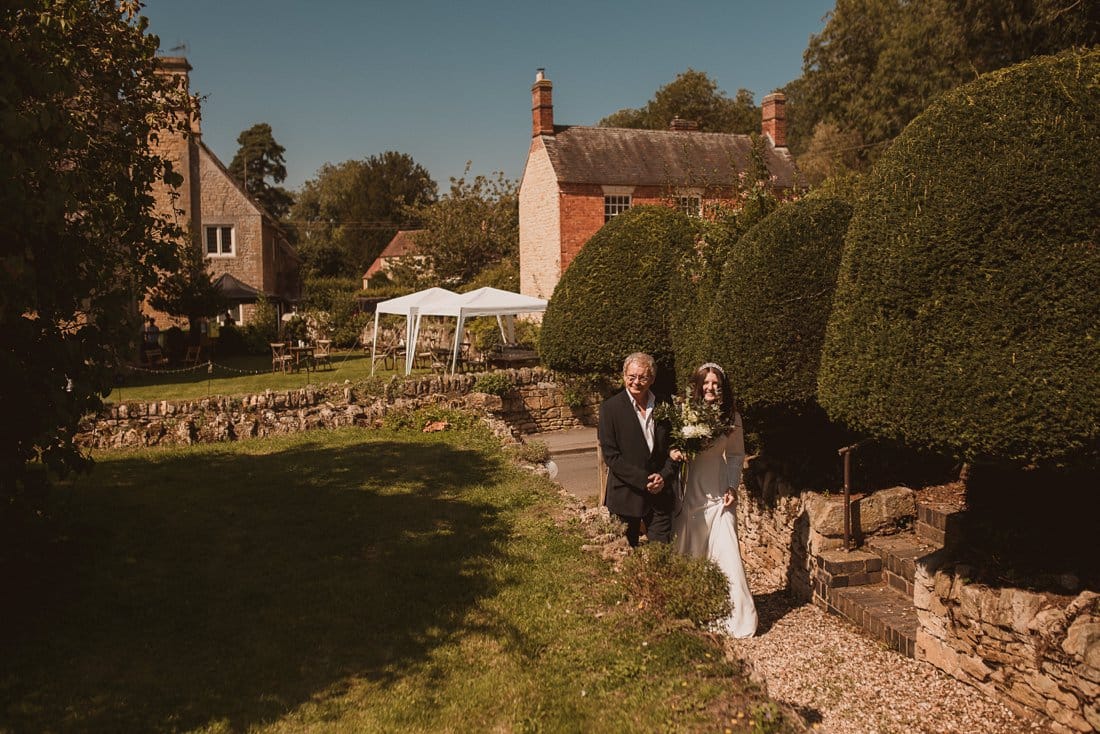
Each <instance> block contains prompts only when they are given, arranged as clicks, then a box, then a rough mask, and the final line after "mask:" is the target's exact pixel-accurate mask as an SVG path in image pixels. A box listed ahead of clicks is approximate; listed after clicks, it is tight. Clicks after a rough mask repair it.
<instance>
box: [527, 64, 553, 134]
mask: <svg viewBox="0 0 1100 734" xmlns="http://www.w3.org/2000/svg"><path fill="white" fill-rule="evenodd" d="M553 90H554V85H553V84H551V83H550V80H549V79H547V78H546V70H545V69H541V68H540V69H539V70H538V71H537V72H536V73H535V84H534V86H532V87H531V137H533V138H537V137H538V136H540V135H553V134H554V102H553V94H552V93H553Z"/></svg>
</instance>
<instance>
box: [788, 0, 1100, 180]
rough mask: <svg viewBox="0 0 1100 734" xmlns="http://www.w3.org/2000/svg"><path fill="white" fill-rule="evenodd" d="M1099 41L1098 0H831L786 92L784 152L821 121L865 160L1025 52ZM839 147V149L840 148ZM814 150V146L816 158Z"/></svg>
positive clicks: (802, 145) (804, 142)
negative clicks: (855, 141) (931, 107)
mask: <svg viewBox="0 0 1100 734" xmlns="http://www.w3.org/2000/svg"><path fill="white" fill-rule="evenodd" d="M1097 42H1100V5H1098V4H1097V3H1087V2H1076V0H1036V2H1027V3H1025V2H1004V1H1003V0H962V1H959V0H927V1H925V2H906V0H837V3H836V7H835V8H834V10H833V11H832V12H831V13H830V14H829V16H828V21H827V22H826V25H825V28H824V29H823V30H822V32H821V33H820V34H817V35H815V36H813V37H811V39H810V43H809V46H808V47H807V49H806V52H805V54H804V59H803V61H804V63H803V74H802V77H801V78H800V79H799V80H796V81H795V82H794V83H792V84H791V85H788V87H787V88H786V89H785V91H786V92H787V96H788V99H789V104H788V110H787V111H788V118H789V132H790V138H791V141H792V149H793V151H794V152H795V153H796V154H801V153H803V152H804V151H805V150H806V148H807V146H808V145H809V141H810V139H811V137H812V136H814V134H815V131H816V130H817V128H818V125H819V124H820V123H829V124H831V125H835V126H836V130H837V131H838V133H839V134H840V135H841V136H854V135H858V136H859V137H860V138H861V139H862V144H863V145H865V146H866V147H865V148H863V149H862V151H861V157H860V160H861V161H864V162H865V161H873V160H874V159H875V158H876V157H877V156H878V155H879V154H881V152H882V150H883V145H882V144H883V143H885V142H887V141H889V140H892V139H893V138H894V137H896V136H897V135H898V134H899V133H900V132H901V130H902V128H904V127H905V125H906V124H907V123H908V122H909V121H910V120H912V119H913V118H914V117H916V116H917V115H918V114H919V113H920V112H921V111H922V110H923V109H924V108H925V107H926V106H927V105H928V104H929V103H930V102H931V101H932V100H934V99H935V98H936V97H937V96H938V95H940V94H941V93H943V92H944V91H946V90H949V89H952V88H954V87H956V86H958V85H959V84H961V83H964V82H967V81H970V80H973V79H975V78H976V77H977V76H978V75H980V74H983V73H985V72H988V71H992V70H994V69H999V68H1002V67H1004V66H1007V65H1009V64H1013V63H1016V62H1019V61H1022V60H1024V59H1028V58H1031V57H1032V56H1036V55H1040V54H1049V53H1053V52H1057V51H1060V50H1063V49H1067V48H1070V47H1072V46H1078V47H1080V46H1089V45H1093V44H1096V43H1097ZM842 147H847V146H846V144H845V145H843V146H842ZM820 152H821V149H819V154H820Z"/></svg>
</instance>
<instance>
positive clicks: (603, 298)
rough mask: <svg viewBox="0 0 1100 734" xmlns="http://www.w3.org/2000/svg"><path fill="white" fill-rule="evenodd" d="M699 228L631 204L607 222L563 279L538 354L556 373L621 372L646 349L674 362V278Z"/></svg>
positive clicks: (671, 213) (678, 216)
mask: <svg viewBox="0 0 1100 734" xmlns="http://www.w3.org/2000/svg"><path fill="white" fill-rule="evenodd" d="M697 228H698V223H697V222H695V221H693V220H692V219H691V218H689V217H688V216H687V215H685V214H682V213H681V212H678V211H676V210H674V209H671V208H668V207H661V206H639V207H634V208H632V209H630V210H628V211H626V212H624V213H623V214H620V215H618V216H617V217H615V218H614V219H612V220H611V221H610V222H608V223H607V224H605V225H604V226H603V228H601V229H600V230H599V231H598V232H596V234H594V235H592V238H591V239H589V240H588V242H587V243H585V245H584V247H583V248H582V249H581V251H580V253H579V254H578V255H577V257H576V259H575V260H573V263H572V264H571V265H570V266H569V268H568V269H567V270H566V271H565V273H564V274H563V275H562V278H561V280H560V281H559V282H558V285H557V287H556V288H555V289H554V294H553V296H552V297H551V298H550V305H549V306H548V307H547V309H546V315H545V317H544V318H543V322H542V332H541V335H540V352H541V355H542V359H543V362H544V363H545V364H546V365H547V366H548V367H550V368H551V369H554V370H559V371H562V372H569V373H573V374H585V373H591V372H600V373H603V374H607V375H617V374H619V371H620V370H621V369H622V360H623V358H624V357H626V355H628V354H630V353H631V352H635V351H643V352H649V353H650V354H652V355H653V357H654V358H655V359H656V360H657V361H658V364H659V365H661V367H662V374H661V375H659V377H666V378H667V375H666V374H665V370H666V368H667V367H668V366H669V365H671V363H672V343H671V339H670V336H669V316H668V314H669V302H670V298H669V287H668V286H669V278H670V274H671V273H672V271H673V268H674V267H675V265H676V261H677V260H678V259H679V258H681V257H683V256H684V255H685V253H687V252H688V251H689V250H690V248H691V247H692V245H693V243H694V241H695V236H696V232H697Z"/></svg>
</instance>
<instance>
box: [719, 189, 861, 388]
mask: <svg viewBox="0 0 1100 734" xmlns="http://www.w3.org/2000/svg"><path fill="white" fill-rule="evenodd" d="M851 215H852V207H851V205H850V204H848V203H846V202H844V201H841V200H839V199H833V198H817V197H813V196H811V197H808V198H805V199H802V200H800V201H796V202H793V203H790V204H786V205H784V206H782V207H780V208H779V209H777V210H776V211H774V212H772V213H771V214H769V215H768V216H767V217H765V218H764V219H762V220H761V221H760V222H759V223H757V225H756V226H755V227H753V228H752V229H751V230H749V232H748V233H746V235H745V236H744V237H742V238H741V240H740V242H738V245H737V247H736V248H734V249H733V250H732V251H731V252H730V255H729V258H728V259H727V260H726V263H725V266H724V267H723V270H722V285H721V288H720V290H719V294H718V299H717V300H716V302H715V303H714V307H713V309H712V310H711V312H710V313H711V319H710V324H709V325H708V327H707V332H708V333H709V334H710V336H711V340H712V351H713V359H714V360H715V361H717V362H718V363H719V364H721V365H722V366H723V367H724V368H725V369H726V376H727V377H729V380H730V384H731V386H733V388H734V389H735V390H736V391H737V395H738V398H739V399H740V400H741V402H742V403H743V404H744V405H746V406H748V407H751V406H761V405H774V404H791V403H806V402H812V401H814V400H815V398H816V396H817V371H818V366H819V365H820V362H821V345H822V343H823V342H824V340H825V326H826V324H827V322H828V318H829V310H830V307H831V305H832V301H833V290H834V288H835V287H836V277H837V270H838V269H839V267H840V254H841V250H842V249H843V246H844V233H845V232H846V231H847V229H848V221H849V220H850V219H851Z"/></svg>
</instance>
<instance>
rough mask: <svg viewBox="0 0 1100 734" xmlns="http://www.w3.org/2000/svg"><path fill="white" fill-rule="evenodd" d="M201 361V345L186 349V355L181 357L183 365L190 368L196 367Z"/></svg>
mask: <svg viewBox="0 0 1100 734" xmlns="http://www.w3.org/2000/svg"><path fill="white" fill-rule="evenodd" d="M200 359H202V345H201V344H193V345H191V346H189V347H187V354H185V355H184V357H183V363H184V364H186V365H189V366H191V367H197V366H198V364H199V360H200Z"/></svg>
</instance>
